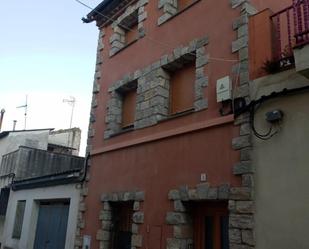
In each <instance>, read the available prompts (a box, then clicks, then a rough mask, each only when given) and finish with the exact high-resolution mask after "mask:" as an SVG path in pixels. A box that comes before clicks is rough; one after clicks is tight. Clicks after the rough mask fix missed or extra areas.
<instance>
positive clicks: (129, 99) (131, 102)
mask: <svg viewBox="0 0 309 249" xmlns="http://www.w3.org/2000/svg"><path fill="white" fill-rule="evenodd" d="M135 106H136V89H134V90H131V91H128V92H125V93H124V94H123V102H122V128H127V127H129V126H132V125H134V120H135Z"/></svg>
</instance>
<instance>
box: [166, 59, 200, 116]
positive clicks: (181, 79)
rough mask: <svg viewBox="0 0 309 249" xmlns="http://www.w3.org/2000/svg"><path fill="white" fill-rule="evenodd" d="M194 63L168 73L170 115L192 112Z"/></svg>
mask: <svg viewBox="0 0 309 249" xmlns="http://www.w3.org/2000/svg"><path fill="white" fill-rule="evenodd" d="M194 87H195V63H194V62H192V63H190V64H187V65H184V66H183V67H182V68H181V69H178V70H176V71H172V72H170V98H169V99H170V103H169V113H170V114H171V115H174V114H178V113H183V112H186V111H190V110H193V108H194V99H195V95H194V94H195V91H194Z"/></svg>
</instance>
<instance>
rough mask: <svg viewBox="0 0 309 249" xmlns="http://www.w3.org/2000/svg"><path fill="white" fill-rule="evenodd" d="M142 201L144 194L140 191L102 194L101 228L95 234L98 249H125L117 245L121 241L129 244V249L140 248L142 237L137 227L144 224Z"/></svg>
mask: <svg viewBox="0 0 309 249" xmlns="http://www.w3.org/2000/svg"><path fill="white" fill-rule="evenodd" d="M144 199H145V194H144V192H142V191H130V192H114V193H107V194H102V196H101V201H102V203H103V208H102V211H101V213H100V220H101V221H102V227H101V229H100V230H99V231H98V232H97V240H99V241H100V248H102V249H121V248H127V247H121V246H122V245H121V244H119V242H120V243H121V241H124V242H126V243H130V245H131V246H130V248H141V247H142V245H143V237H142V235H140V234H139V230H140V229H139V226H140V225H141V224H143V223H144V213H143V212H142V211H141V205H142V202H143V201H144ZM121 218H122V220H120V219H121ZM123 219H125V220H123ZM129 226H130V227H129ZM119 232H120V233H119ZM119 235H120V236H122V237H123V238H120V237H119ZM122 239H123V240H122ZM120 240H121V241H120Z"/></svg>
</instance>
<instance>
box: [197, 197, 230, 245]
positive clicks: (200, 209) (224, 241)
mask: <svg viewBox="0 0 309 249" xmlns="http://www.w3.org/2000/svg"><path fill="white" fill-rule="evenodd" d="M192 211H193V218H194V219H193V222H194V244H195V247H194V249H229V234H228V227H229V216H228V205H227V202H201V203H196V204H195V205H194V206H193V210H192Z"/></svg>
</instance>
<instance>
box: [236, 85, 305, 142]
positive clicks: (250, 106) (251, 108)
mask: <svg viewBox="0 0 309 249" xmlns="http://www.w3.org/2000/svg"><path fill="white" fill-rule="evenodd" d="M305 91H309V86H304V87H299V88H294V89H287V88H284V89H283V90H282V91H280V92H272V93H271V94H270V95H267V96H264V95H263V96H262V97H261V98H259V99H257V100H253V101H251V102H250V103H249V104H248V105H245V106H244V107H242V108H239V109H237V110H235V113H234V116H235V117H238V116H239V115H241V114H243V113H246V112H249V115H250V116H249V118H250V126H251V129H252V131H253V134H254V135H255V136H256V137H257V138H259V139H262V140H268V139H270V138H272V137H273V136H274V135H276V134H277V133H278V132H279V130H276V131H275V132H273V133H272V130H273V125H272V126H271V128H270V130H269V131H268V132H267V133H266V134H260V133H259V132H258V131H257V130H256V128H255V125H254V115H255V112H256V110H257V109H258V108H259V107H260V106H261V105H262V104H263V103H264V102H266V101H268V100H270V99H274V98H279V97H284V96H289V95H295V94H298V93H301V92H305Z"/></svg>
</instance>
